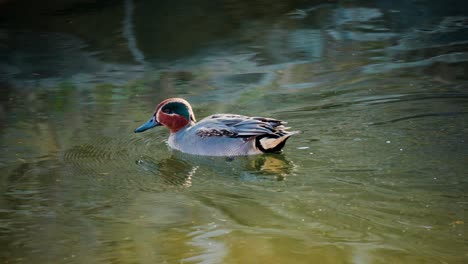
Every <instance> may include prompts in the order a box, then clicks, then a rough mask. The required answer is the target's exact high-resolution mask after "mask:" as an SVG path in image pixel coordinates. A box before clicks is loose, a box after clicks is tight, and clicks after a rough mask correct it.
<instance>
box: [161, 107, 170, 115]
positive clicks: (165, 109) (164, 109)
mask: <svg viewBox="0 0 468 264" xmlns="http://www.w3.org/2000/svg"><path fill="white" fill-rule="evenodd" d="M162 111H163V112H164V113H166V114H172V110H171V109H170V108H163V109H162Z"/></svg>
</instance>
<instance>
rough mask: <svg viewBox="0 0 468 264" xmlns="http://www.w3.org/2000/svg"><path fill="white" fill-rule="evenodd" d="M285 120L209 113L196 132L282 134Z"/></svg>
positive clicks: (210, 133)
mask: <svg viewBox="0 0 468 264" xmlns="http://www.w3.org/2000/svg"><path fill="white" fill-rule="evenodd" d="M285 124H286V122H284V121H281V120H277V119H273V118H266V117H249V116H243V115H233V114H217V115H211V116H208V117H206V118H204V119H203V120H201V121H200V122H199V123H198V124H197V129H196V134H197V135H198V136H200V137H213V136H227V137H253V136H260V135H272V136H273V135H276V137H278V136H283V135H286V134H290V133H293V132H288V131H286V130H287V129H288V128H287V127H285V126H284V125H285Z"/></svg>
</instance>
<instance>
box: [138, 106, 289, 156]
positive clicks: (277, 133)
mask: <svg viewBox="0 0 468 264" xmlns="http://www.w3.org/2000/svg"><path fill="white" fill-rule="evenodd" d="M284 124H286V123H285V122H283V121H280V120H276V119H272V118H264V117H248V116H243V115H234V114H215V115H211V116H208V117H206V118H204V119H203V120H201V121H200V122H198V123H197V122H196V121H195V116H194V114H193V111H192V108H191V106H190V104H189V103H188V102H187V101H185V100H184V99H181V98H170V99H167V100H164V101H163V102H162V103H160V104H159V105H158V106H157V107H156V111H155V113H154V115H153V117H152V118H151V119H150V120H149V121H148V122H147V123H146V124H144V125H142V126H140V127H139V128H137V129H136V130H135V132H136V133H137V132H143V131H145V130H147V129H149V128H152V127H155V126H158V125H164V126H167V127H168V128H169V129H170V130H171V134H170V136H169V140H168V144H169V146H170V147H171V148H173V149H176V150H179V151H181V152H184V153H189V154H195V155H204V156H245V155H254V154H261V153H275V152H281V149H282V148H283V147H284V145H285V143H286V140H287V139H288V138H289V137H290V136H291V135H294V134H297V133H298V131H291V132H289V131H286V130H287V128H286V127H284Z"/></svg>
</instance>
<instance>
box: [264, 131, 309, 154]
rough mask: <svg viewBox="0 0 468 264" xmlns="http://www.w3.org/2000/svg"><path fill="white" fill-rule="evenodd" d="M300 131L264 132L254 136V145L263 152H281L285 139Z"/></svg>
mask: <svg viewBox="0 0 468 264" xmlns="http://www.w3.org/2000/svg"><path fill="white" fill-rule="evenodd" d="M299 133H301V132H300V131H291V132H284V131H283V132H282V133H278V134H266V135H261V136H258V137H256V138H255V146H256V147H257V148H258V149H259V150H260V151H261V152H263V153H278V152H281V150H282V149H283V147H284V145H285V144H286V141H287V140H288V138H289V137H290V136H292V135H295V134H299Z"/></svg>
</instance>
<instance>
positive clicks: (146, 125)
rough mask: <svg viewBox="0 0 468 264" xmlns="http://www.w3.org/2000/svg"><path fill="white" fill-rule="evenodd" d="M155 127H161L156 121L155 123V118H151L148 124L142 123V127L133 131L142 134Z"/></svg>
mask: <svg viewBox="0 0 468 264" xmlns="http://www.w3.org/2000/svg"><path fill="white" fill-rule="evenodd" d="M155 126H161V124H160V123H159V122H158V121H156V118H155V117H154V116H153V117H151V119H150V120H148V122H146V123H144V124H143V125H141V126H139V127H138V128H137V129H135V133H140V132H143V131H145V130H148V129H150V128H153V127H155Z"/></svg>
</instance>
